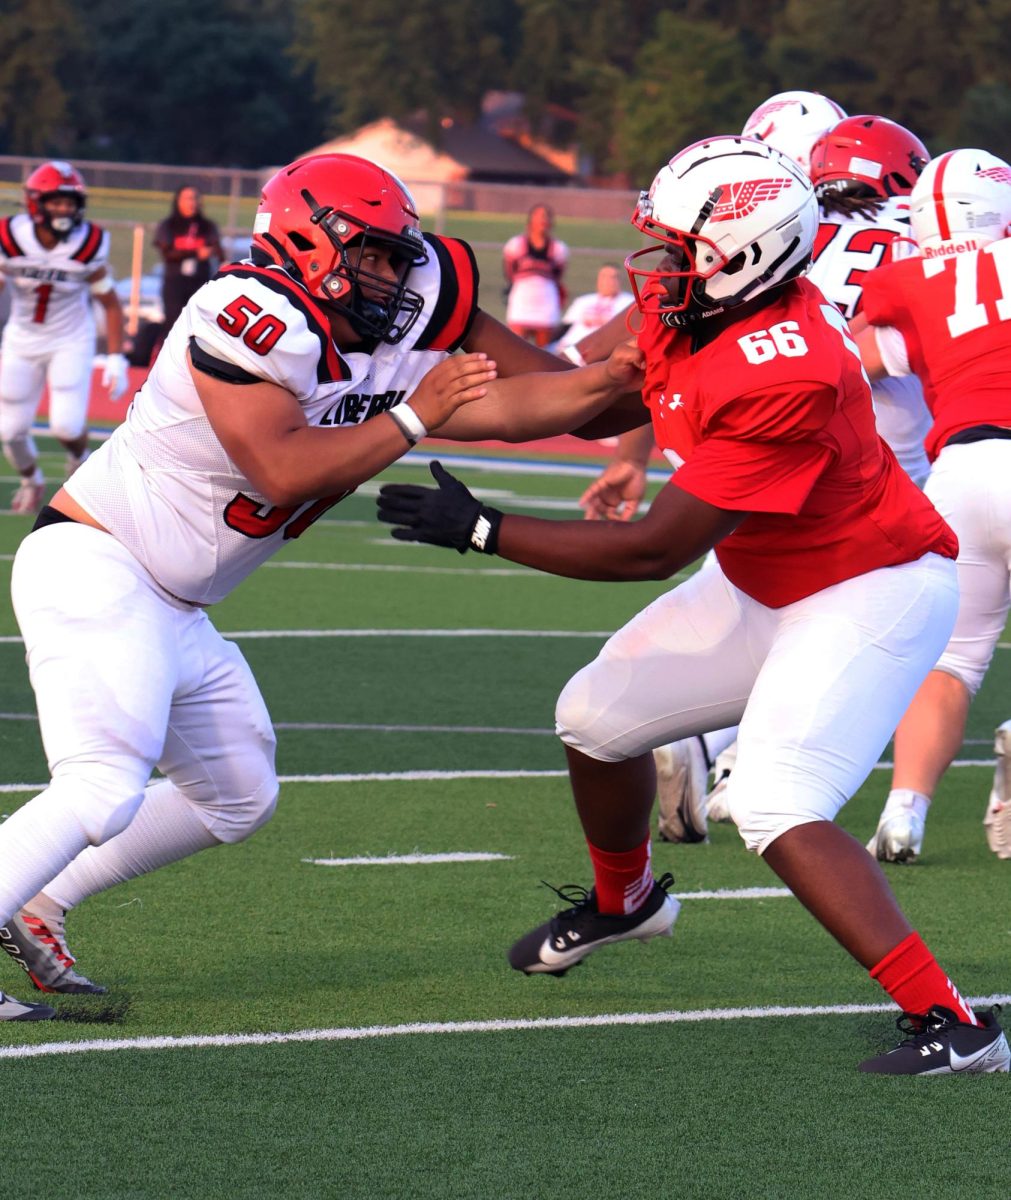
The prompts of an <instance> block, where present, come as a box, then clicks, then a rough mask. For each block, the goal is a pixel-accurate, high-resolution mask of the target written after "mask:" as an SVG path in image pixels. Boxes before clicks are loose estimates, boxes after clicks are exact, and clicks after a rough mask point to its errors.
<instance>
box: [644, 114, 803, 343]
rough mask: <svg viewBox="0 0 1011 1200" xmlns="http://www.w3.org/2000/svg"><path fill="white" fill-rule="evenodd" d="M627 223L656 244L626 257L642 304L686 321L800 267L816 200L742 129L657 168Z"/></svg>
mask: <svg viewBox="0 0 1011 1200" xmlns="http://www.w3.org/2000/svg"><path fill="white" fill-rule="evenodd" d="M632 224H633V225H635V226H636V228H637V229H639V230H640V231H641V232H642V233H644V234H646V235H647V237H650V238H652V239H655V242H656V243H657V244H655V245H653V246H649V247H647V248H646V249H644V250H638V251H636V252H635V253H634V254H630V255H629V256H628V258H627V259H626V260H625V265H626V267H627V268H628V273H629V277H630V279H631V280H632V287H633V289H634V291H635V295H636V302H637V303H638V305H639V308H640V310H641V311H642V312H654V313H659V314H660V315H661V316H662V317H663V318H664V322H665V324H668V325H685V324H687V323H689V322H691V321H696V320H699V319H701V318H704V317H708V316H712V315H714V314H715V313H717V312H722V311H723V310H724V309H726V308H731V307H734V306H735V305H738V304H744V303H745V302H747V301H749V300H753V299H754V298H755V297H756V296H760V295H761V294H762V293H763V292H766V291H768V290H769V289H770V288H774V287H779V286H781V285H782V284H784V283H786V282H787V281H788V280H790V279H794V278H796V276H798V275H800V274H802V273H803V272H804V270H805V268H806V267H807V264H808V262H809V260H810V257H811V250H812V247H813V245H814V238H815V234H816V233H817V231H818V202H817V200H816V199H815V194H814V188H813V186H812V185H811V181H810V180H809V179H808V177H807V176H806V175H805V174H804V172H803V171H802V170H801V168H800V167H799V166H798V165H797V163H796V162H794V161H793V160H792V159H791V158H789V157H787V156H786V155H785V154H781V153H780V152H779V151H778V150H775V149H773V147H772V146H769V145H767V144H765V143H763V142H756V141H752V140H750V139H748V138H740V137H715V138H710V139H709V140H707V141H704V142H696V143H695V144H694V145H692V146H689V147H688V148H687V149H686V150H682V151H681V152H680V154H676V155H675V156H674V157H673V158H672V159H671V160H670V162H669V163H668V164H667V165H666V166H665V167H662V168H661V169H660V171H659V172H658V174H657V176H656V178H655V179H654V180H653V186H652V187H651V188H650V189H649V191H648V192H642V193H641V195H640V197H639V203H638V205H637V206H636V210H635V214H634V215H633V217H632Z"/></svg>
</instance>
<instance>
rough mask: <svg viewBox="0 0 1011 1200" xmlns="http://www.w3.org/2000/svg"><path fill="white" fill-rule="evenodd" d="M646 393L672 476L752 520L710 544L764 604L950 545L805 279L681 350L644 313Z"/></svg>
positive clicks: (777, 604) (837, 316) (850, 350)
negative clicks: (882, 433) (880, 429)
mask: <svg viewBox="0 0 1011 1200" xmlns="http://www.w3.org/2000/svg"><path fill="white" fill-rule="evenodd" d="M639 344H640V346H641V347H642V349H643V350H644V352H645V354H646V360H647V367H646V382H645V387H644V396H645V399H646V402H647V404H648V405H649V407H650V410H651V412H652V415H653V427H654V431H655V434H656V438H657V442H658V444H659V446H660V448H661V449H662V450H663V452H664V454H665V455H666V457H667V458H668V460H669V461H670V462H671V464H672V465H673V466H674V467H675V475H674V479H673V481H672V482H673V485H674V486H676V487H680V488H683V489H684V490H685V491H687V492H690V493H691V494H692V495H695V496H698V497H699V499H701V500H704V501H706V502H707V503H708V504H712V505H715V506H716V507H717V508H725V509H730V510H735V511H744V512H747V513H749V514H750V515H749V516H748V517H747V518H746V519H745V520H744V521H742V523H741V524H740V525H739V526H738V527H737V529H735V530H734V532H733V533H732V534H731V535H730V536H729V537H727V538H725V539H724V540H723V541H722V542H720V543H719V544H718V545H717V547H716V555H717V558H718V559H719V561H720V565H721V567H722V568H723V571H724V573H725V574H726V576H727V578H728V579H729V580H730V581H731V583H733V584H734V585H735V586H736V587H739V588H740V589H741V590H742V591H743V592H746V593H747V594H748V595H749V596H753V597H754V598H755V599H756V600H758V601H759V603H761V604H765V605H768V606H769V607H771V608H781V607H782V606H783V605H786V604H792V603H793V602H794V601H796V600H800V599H802V598H803V597H805V596H809V595H811V594H813V593H814V592H819V591H822V590H823V589H824V588H827V587H831V586H832V584H835V583H839V582H841V581H842V580H844V579H850V578H852V577H853V576H855V575H862V574H864V573H865V572H867V571H873V570H875V569H877V568H878V567H887V566H894V565H896V564H898V563H903V562H910V561H912V560H914V559H917V558H920V557H921V556H922V555H924V554H926V553H927V552H929V551H934V552H936V553H938V554H942V555H944V556H945V557H948V558H954V557H955V555H956V554H957V552H958V542H957V539H956V537H955V535H954V533H953V532H952V531H951V529H950V528H949V527H948V525H947V524H946V523H945V522H944V520H943V519H942V518H941V516H940V515H939V514H938V512H937V510H936V509H935V508H934V507H933V505H932V504H931V503H930V501H929V500H928V499H927V498H926V497H925V496H924V495H923V493H922V492H921V491H920V490H919V488H917V487H916V485H915V484H914V483H913V482H912V481H911V480H910V479H909V477H908V476H907V475H906V474H905V472H904V471H903V470H902V469H901V468H900V467H899V465H898V463H897V462H896V460H895V456H894V455H893V454H892V452H891V450H889V448H888V447H887V446H886V445H885V443H884V442H883V441H882V440H881V438H880V437H879V436H878V433H877V431H876V429H875V425H874V413H873V410H872V407H871V397H870V387H869V385H868V383H867V378H866V376H865V375H864V372H863V368H862V366H861V364H860V358H859V355H858V353H857V348H856V345H855V343H854V342H853V341H852V339H851V338H850V337H849V333H848V329H847V326H846V322H845V319H844V318H843V316H842V314H841V313H840V312H839V310H838V309H837V308H836V307H835V306H834V305H832V304H829V302H828V301H827V300H826V299H825V297H824V296H823V295H822V293H821V292H820V291H819V290H818V289H817V288H816V287H815V286H814V284H813V283H811V282H810V281H809V280H805V279H801V280H797V281H795V282H793V283H789V284H787V285H786V286H785V287H784V288H782V289H781V290H780V291H779V292H778V293H776V295H775V298H774V299H773V300H772V301H771V302H770V303H769V304H767V305H766V306H765V307H763V308H761V309H759V310H758V311H757V312H754V313H752V314H750V315H749V316H746V317H743V318H741V319H740V320H738V321H735V322H734V323H733V324H732V325H731V326H730V327H729V328H727V329H725V330H724V331H723V332H722V333H720V334H719V335H718V336H717V337H716V338H715V339H714V340H713V341H711V342H710V343H709V344H708V345H705V346H703V347H702V348H701V349H700V350H698V351H697V352H696V353H695V354H692V353H690V340H689V338H688V337H687V336H686V335H685V334H684V333H680V332H677V331H673V330H669V329H667V328H666V327H665V326H664V325H663V324H662V323H661V322H660V320H659V318H658V317H656V316H651V317H648V318H647V323H646V326H645V328H644V329H643V332H642V333H641V334H640V335H639Z"/></svg>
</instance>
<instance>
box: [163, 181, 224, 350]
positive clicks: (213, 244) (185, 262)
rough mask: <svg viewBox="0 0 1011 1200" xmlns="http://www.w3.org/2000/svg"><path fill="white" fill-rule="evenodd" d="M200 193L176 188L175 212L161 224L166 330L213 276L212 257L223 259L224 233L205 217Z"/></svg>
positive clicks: (173, 210)
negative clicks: (222, 237)
mask: <svg viewBox="0 0 1011 1200" xmlns="http://www.w3.org/2000/svg"><path fill="white" fill-rule="evenodd" d="M200 202H201V197H200V192H199V191H198V190H197V189H196V188H195V187H191V186H190V185H188V184H185V185H183V186H182V187H181V188H179V189H178V190H177V191H176V194H175V196H174V197H173V199H172V211H171V213H170V214H169V215H168V216H167V217H166V218H165V220H164V221H162V222H161V224H160V225H159V226H158V229H157V230H156V232H155V235H154V241H155V245H156V246H157V247H158V250H159V252H160V254H161V256H162V258H163V259H164V260H165V274H164V278H163V282H162V303H163V304H164V306H165V331H166V332H168V330H169V329H171V328H172V326H173V325H174V324H175V321H176V318H177V317H178V316H179V314H180V313H181V312H182V310H183V309H184V308H185V306H186V303H187V301H188V300H189V298H190V297H191V296H192V295H193V294H194V293H195V292H196V291H197V289H198V288H200V287H202V286H203V285H204V284H205V283H206V282H207V281H208V280H209V279H210V277H211V259H212V258H214V259H216V260H217V261H218V262H221V261H222V259H223V258H224V252H223V251H222V249H221V235H220V233H219V232H218V227H217V225H216V224H215V223H214V222H213V221H211V220H210V219H209V218H207V217H205V216H204V214H203V210H202V209H201V206H200Z"/></svg>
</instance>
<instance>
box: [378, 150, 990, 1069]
mask: <svg viewBox="0 0 1011 1200" xmlns="http://www.w3.org/2000/svg"><path fill="white" fill-rule="evenodd" d="M634 224H635V225H636V226H637V228H638V229H639V230H640V231H641V232H642V233H643V234H644V235H645V236H646V237H648V238H650V239H651V240H652V242H653V246H652V248H650V249H647V250H643V251H639V252H637V253H635V254H633V255H631V256H630V258H629V260H628V263H627V265H628V268H629V273H630V275H631V277H632V282H633V288H634V290H635V293H636V297H637V303H638V306H639V310H640V312H641V313H642V314H643V318H644V325H643V330H642V332H641V334H640V336H639V344H640V347H641V348H642V349H643V351H644V352H645V355H646V380H645V386H644V398H645V401H646V405H647V408H648V415H649V417H651V418H652V423H653V428H654V432H655V435H656V438H657V442H658V444H659V445H660V447H661V448H662V450H663V452H664V454H665V456H666V457H667V459H668V460H669V461H670V463H671V465H672V466H673V467H674V468H675V474H674V476H673V478H672V480H671V482H670V483H669V485H668V486H666V487H664V488H663V489H662V491H661V492H660V494H659V495H658V496H657V498H656V499H655V500H654V502H653V504H652V506H651V507H650V509H649V511H648V512H647V514H646V515H645V517H644V518H643V519H642V520H641V521H636V522H630V523H624V522H622V523H618V522H586V521H566V522H553V521H545V520H540V519H536V518H528V517H519V516H513V515H505V514H503V513H501V512H499V511H497V510H495V509H491V508H488V507H486V506H484V505H482V504H481V502H480V501H479V500H477V499H475V498H474V497H473V496H471V494H470V493H469V492H468V490H467V489H466V487H464V485H463V484H462V483H461V482H460V481H459V480H455V479H453V477H452V476H450V475H449V474H448V473H446V472H444V471H443V470H442V469H441V468H439V467H434V468H433V474H435V476H436V479H437V481H438V483H439V487H438V488H437V489H432V488H419V487H414V486H409V485H388V486H386V487H384V488H383V489H382V490H381V493H380V500H379V505H380V516H381V517H382V519H383V520H386V521H389V522H390V523H392V524H395V525H396V526H397V528H396V529H395V530H394V536H397V537H400V538H402V539H406V540H411V541H425V542H431V543H434V544H438V545H447V546H453V547H455V548H457V549H459V550H466V549H477V550H480V551H483V552H484V553H497V554H499V555H501V556H503V557H505V558H507V559H511V560H512V561H514V562H520V563H524V564H526V565H528V566H531V567H535V568H538V569H540V570H544V571H550V572H552V573H554V574H559V575H564V576H569V577H573V578H579V579H594V580H629V579H666V578H669V577H670V576H671V575H673V574H674V573H675V572H677V571H678V570H680V569H681V568H683V567H685V566H686V565H688V564H689V563H692V562H694V561H695V560H697V559H699V558H700V557H702V556H704V555H706V554H707V552H708V551H709V550H710V549H715V557H714V558H713V559H711V560H709V561H707V562H706V563H705V564H704V565H703V566H702V568H701V569H700V570H699V571H698V572H697V573H696V574H694V575H693V576H692V577H691V578H690V579H689V580H688V581H687V582H685V583H683V584H680V585H679V586H677V587H675V588H674V589H673V590H672V591H671V592H668V593H667V594H666V595H664V596H662V597H661V598H660V599H658V600H656V601H655V602H654V603H653V604H651V605H650V606H649V607H648V608H647V609H645V610H644V611H643V612H641V613H639V614H638V616H636V617H634V618H633V619H632V620H631V621H630V622H629V623H628V624H627V625H626V626H625V627H624V628H623V629H621V630H619V631H618V632H617V633H616V634H615V635H614V636H613V637H612V638H611V639H610V640H609V641H608V642H607V643H606V645H605V646H604V648H603V650H602V651H601V653H600V655H599V656H598V657H597V659H596V660H595V661H594V662H592V663H591V664H589V665H588V666H587V667H585V668H583V670H582V671H580V672H579V673H578V674H577V675H576V676H575V677H574V678H573V679H572V680H571V681H570V682H569V683H568V685H567V686H566V687H565V689H564V690H563V692H562V695H561V697H560V699H559V701H558V707H557V712H556V719H557V725H558V730H559V733H560V736H561V738H562V740H563V742H564V743H565V746H566V752H567V755H568V762H569V773H570V778H571V784H572V789H573V794H574V797H575V802H576V809H577V812H578V815H579V818H580V821H581V823H582V826H583V831H584V834H585V836H586V839H587V842H588V845H589V855H590V860H591V863H592V867H593V878H594V884H593V888H592V889H591V890H589V891H584V890H583V889H578V890H576V891H571V890H564V889H563V890H562V893H561V894H562V896H563V899H565V900H566V901H568V902H569V903H570V905H571V907H568V908H565V909H563V910H562V911H561V912H559V913H557V914H556V915H555V916H554V917H552V918H551V919H550V920H549V921H547V922H546V923H545V924H543V925H541V926H539V927H538V928H536V929H534V930H533V931H531V932H530V933H529V934H527V935H526V936H524V937H522V938H521V939H520V940H519V941H518V942H516V944H515V945H514V946H513V947H512V949H511V951H510V955H509V958H510V962H511V964H512V966H513V967H514V968H516V969H517V970H521V971H524V972H526V973H528V974H531V973H547V974H560V973H564V972H565V971H566V970H567V969H568V968H569V967H571V966H574V965H575V964H576V963H578V962H580V961H581V960H582V959H583V958H585V957H586V956H587V955H588V954H590V953H592V952H593V951H594V950H596V949H599V948H600V947H601V946H603V945H606V944H609V943H611V942H618V941H624V940H626V939H630V938H635V939H646V938H649V937H653V936H655V935H657V934H666V933H668V932H670V929H671V926H672V925H673V923H674V921H675V919H676V917H677V914H678V904H677V901H676V900H675V899H674V898H673V897H672V896H671V895H669V893H668V891H667V884H668V883H669V880H667V879H666V878H665V879H662V880H659V881H657V880H655V879H654V878H653V873H652V870H651V867H650V837H649V818H650V810H651V808H652V803H653V795H654V790H655V782H656V781H655V773H654V766H653V757H652V753H651V751H652V749H653V747H655V746H658V745H660V744H662V743H664V742H669V741H672V740H674V739H677V738H683V737H686V736H689V735H693V734H698V733H701V732H704V731H705V730H708V729H714V728H719V727H723V726H726V725H730V724H737V723H739V724H740V736H739V740H738V758H737V766H736V767H735V770H734V772H733V774H732V775H731V777H730V784H729V787H730V806H731V811H732V813H733V817H734V820H735V822H736V823H737V825H738V827H739V829H740V832H741V835H742V837H743V839H744V841H745V844H746V845H747V846H748V848H749V849H751V850H753V851H756V852H758V853H760V854H761V855H762V856H763V857H764V858H765V860H766V862H767V863H768V864H769V866H770V867H771V868H772V870H773V871H775V872H776V874H777V875H779V876H780V878H781V879H782V880H783V881H784V882H785V883H786V884H787V885H788V886H789V887H790V888H791V890H792V891H793V892H794V894H795V895H796V896H797V898H798V899H799V900H800V901H801V902H802V903H803V904H804V905H805V906H806V907H807V908H808V909H809V910H810V911H811V913H812V914H813V915H814V916H815V917H816V918H817V919H818V920H819V921H820V922H821V923H822V925H823V926H824V927H825V928H826V929H827V930H828V931H829V932H830V933H831V934H832V935H833V936H834V937H835V938H837V939H838V941H839V942H840V943H841V944H842V945H843V946H844V947H845V948H846V949H847V950H848V951H849V953H850V954H851V955H853V957H854V958H856V960H857V961H858V962H859V963H861V964H862V965H863V966H864V967H866V968H867V969H868V970H869V971H870V973H871V976H872V977H873V978H875V979H877V980H878V981H879V983H880V984H881V985H882V986H883V987H884V989H885V990H886V991H887V992H888V994H889V995H890V996H891V997H892V998H893V999H894V1000H895V1002H896V1003H897V1004H898V1005H899V1006H900V1008H902V1009H903V1011H904V1012H905V1013H907V1014H911V1015H912V1016H913V1017H914V1018H915V1025H916V1028H915V1032H914V1033H913V1034H912V1035H911V1036H910V1037H909V1038H908V1039H907V1040H906V1041H905V1042H903V1044H902V1045H901V1046H900V1047H899V1048H898V1049H896V1050H895V1051H892V1052H890V1053H889V1054H888V1055H883V1056H880V1057H878V1058H875V1059H870V1060H868V1061H867V1062H865V1063H863V1064H862V1069H864V1070H867V1071H873V1072H884V1073H889V1074H918V1073H920V1072H922V1071H924V1070H930V1071H937V1072H947V1071H951V1070H953V1069H955V1068H956V1067H958V1068H961V1067H962V1066H963V1065H964V1066H965V1067H966V1068H967V1069H970V1070H979V1071H991V1070H1007V1069H1008V1064H1009V1059H1011V1054H1009V1052H1008V1047H1007V1041H1006V1039H1005V1037H1004V1034H1003V1032H1002V1031H1001V1029H1000V1026H999V1025H998V1024H997V1021H996V1017H995V1015H994V1014H993V1013H979V1014H974V1013H973V1011H972V1009H971V1008H970V1007H969V1005H968V1004H967V1003H966V1002H965V1001H964V1000H963V999H962V998H961V996H960V995H959V994H958V992H957V991H956V990H955V988H954V986H953V985H952V984H951V982H950V980H949V979H948V977H947V975H946V974H945V972H944V971H943V970H942V969H941V968H940V967H939V966H938V964H937V962H936V961H935V959H934V958H933V956H932V955H931V953H930V951H929V950H928V949H927V947H926V946H925V945H924V943H923V941H922V940H921V939H920V937H919V935H918V934H916V933H915V932H914V931H913V930H912V929H911V927H910V925H909V922H908V921H907V919H906V917H905V916H904V914H903V913H902V911H901V909H900V908H899V906H898V904H897V902H896V900H895V898H894V896H893V895H892V893H891V890H890V889H889V887H888V884H887V882H886V880H885V878H884V875H883V874H882V872H881V869H880V867H879V866H878V864H877V862H876V861H875V860H874V859H872V858H871V857H870V856H869V855H867V853H866V852H865V850H864V848H863V846H862V845H861V844H860V843H859V842H858V841H856V840H855V839H854V838H852V837H851V836H850V835H849V834H848V833H846V832H844V831H843V830H842V829H841V828H840V827H839V826H838V825H836V824H835V823H834V817H835V815H836V813H837V812H838V811H839V809H840V808H841V807H842V805H843V804H844V803H845V802H846V801H847V800H848V799H849V797H850V796H852V794H853V793H854V792H855V791H856V789H857V788H858V787H859V786H860V784H861V783H862V782H863V781H864V779H865V778H866V777H867V775H868V773H869V772H870V770H871V768H872V767H873V765H874V763H875V762H876V761H877V759H878V756H879V755H880V753H881V751H882V750H883V749H884V747H885V745H886V743H887V741H888V739H889V737H890V736H891V733H892V731H893V729H894V727H895V725H896V723H897V722H898V720H899V717H900V716H901V715H902V712H903V711H904V709H905V707H906V705H907V704H908V702H909V700H910V699H911V697H912V696H913V694H914V693H915V691H916V689H917V688H918V687H919V685H920V683H921V682H922V680H923V679H924V677H925V676H926V674H927V672H928V671H929V670H930V668H931V666H932V665H933V663H934V661H935V657H936V655H937V654H938V653H940V650H941V648H942V647H943V645H944V643H945V640H946V639H947V637H948V635H949V633H950V631H951V628H952V625H953V622H954V618H955V612H956V609H957V603H958V600H957V586H956V580H955V566H954V557H955V553H956V550H957V543H956V539H955V537H954V534H953V533H952V532H951V530H950V529H949V528H948V526H947V525H946V524H945V522H944V521H943V519H942V518H941V517H940V515H939V514H938V513H937V511H936V510H935V509H934V507H933V506H932V505H931V503H930V501H929V500H927V499H926V497H925V496H924V495H923V493H922V492H921V491H920V490H919V489H918V488H917V487H916V486H915V484H913V483H912V481H911V480H910V479H909V477H908V476H907V475H906V474H905V473H904V472H903V471H902V470H901V469H900V468H899V466H898V464H897V462H896V461H895V458H894V456H893V455H892V454H891V452H890V451H889V450H888V449H887V447H886V446H885V444H884V443H883V442H882V441H881V438H880V437H879V436H878V434H877V432H876V430H875V427H874V415H873V411H872V408H871V402H870V390H869V387H868V384H867V380H866V377H865V375H864V373H863V369H862V367H861V363H860V359H859V355H858V353H857V348H856V346H855V344H854V343H853V341H852V339H851V338H850V337H849V334H848V330H847V327H846V322H845V319H844V318H843V316H842V314H841V313H840V312H839V311H838V309H836V308H835V306H834V305H830V304H828V303H827V302H826V301H825V299H824V297H823V296H822V294H821V293H820V292H819V291H818V289H817V288H816V287H814V286H813V285H812V284H810V283H809V282H807V281H806V280H804V279H803V278H801V275H802V273H803V270H804V268H805V267H806V265H807V262H808V260H809V258H810V255H811V250H812V246H813V243H814V237H815V233H816V231H817V226H818V206H817V201H816V199H815V195H814V190H813V188H812V186H811V183H810V180H809V179H808V178H807V176H806V175H805V174H804V172H803V171H802V170H801V169H800V168H799V167H798V166H797V164H796V163H794V162H793V161H792V160H791V159H789V158H787V157H786V156H785V155H782V154H780V153H779V152H778V151H776V150H774V149H772V148H771V147H769V146H766V145H764V144H762V143H760V142H757V141H753V140H749V139H744V138H737V137H721V138H713V139H711V140H708V141H705V142H699V143H696V144H694V145H692V146H690V147H688V148H687V149H686V150H684V151H682V152H681V153H680V154H677V155H675V157H674V158H672V159H671V160H670V162H669V163H668V164H667V165H666V166H665V167H663V168H662V169H661V171H660V172H659V174H658V175H657V177H656V179H655V180H654V182H653V186H652V187H651V189H650V190H649V192H648V193H645V192H644V193H643V194H642V196H641V198H640V201H639V205H638V207H637V209H636V212H635V216H634ZM643 417H644V419H646V414H645V413H644V414H643ZM868 696H873V697H874V699H875V702H874V704H873V705H868V704H867V697H868ZM928 1041H929V1045H928ZM934 1046H936V1047H937V1049H936V1050H935V1049H933V1048H932V1047H934Z"/></svg>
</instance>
